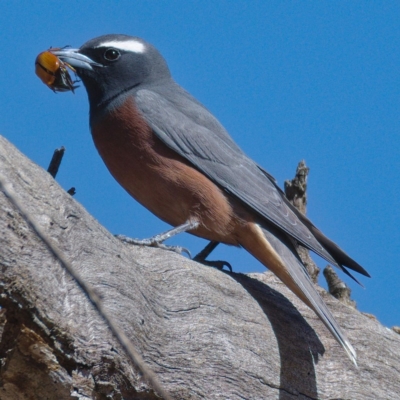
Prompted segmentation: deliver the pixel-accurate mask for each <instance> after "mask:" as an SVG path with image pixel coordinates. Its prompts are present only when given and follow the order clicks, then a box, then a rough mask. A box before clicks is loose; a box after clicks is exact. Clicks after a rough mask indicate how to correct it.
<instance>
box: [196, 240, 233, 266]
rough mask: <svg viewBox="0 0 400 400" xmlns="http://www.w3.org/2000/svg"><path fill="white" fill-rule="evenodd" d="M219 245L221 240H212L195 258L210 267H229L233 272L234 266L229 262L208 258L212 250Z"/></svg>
mask: <svg viewBox="0 0 400 400" xmlns="http://www.w3.org/2000/svg"><path fill="white" fill-rule="evenodd" d="M218 245H219V242H214V241H211V242H210V243H208V245H207V246H206V247H204V249H203V250H201V251H200V253H198V254H197V255H196V256H195V257H194V258H193V260H194V261H197V262H199V263H201V264H204V265H208V266H209V267H215V268H218V269H220V270H222V269H224V267H227V268H228V269H229V270H230V271H231V272H232V266H231V264H229V263H228V262H227V261H220V260H217V261H207V260H206V258H207V257H208V256H209V255H210V254H211V252H212V251H214V249H215V248H216V247H217V246H218Z"/></svg>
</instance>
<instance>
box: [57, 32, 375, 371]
mask: <svg viewBox="0 0 400 400" xmlns="http://www.w3.org/2000/svg"><path fill="white" fill-rule="evenodd" d="M52 52H53V54H55V55H56V56H57V57H59V59H60V60H62V61H63V62H64V63H66V65H68V66H72V67H73V68H74V70H76V73H77V75H78V77H79V78H80V79H81V81H82V83H83V85H84V86H85V88H86V91H87V95H88V100H89V106H90V130H91V134H92V137H93V141H94V144H95V146H96V148H97V150H98V152H99V154H100V156H101V157H102V159H103V161H104V163H105V164H106V166H107V168H108V170H109V171H110V173H111V174H112V175H113V176H114V178H115V179H116V180H117V181H118V182H119V184H120V185H121V186H122V187H123V188H124V189H125V190H126V191H127V192H128V193H129V194H130V195H131V196H132V197H133V198H134V199H136V200H137V201H138V202H139V203H141V204H142V205H143V206H144V207H146V208H147V209H148V210H150V211H151V212H152V213H153V214H155V215H156V216H157V217H159V218H160V219H162V220H163V221H165V222H167V223H168V224H170V225H171V226H172V227H173V228H172V229H171V230H170V231H169V232H167V233H166V234H164V235H163V234H161V235H159V236H156V237H155V238H156V239H155V241H158V242H160V243H161V242H163V241H164V240H165V239H166V238H168V237H170V236H173V235H175V234H177V233H180V232H188V233H191V234H193V235H196V236H199V237H201V238H205V239H208V240H210V241H214V242H221V243H224V244H227V245H233V246H238V247H242V248H244V249H245V250H246V251H247V252H249V253H250V254H251V255H252V256H254V257H255V258H256V259H257V260H258V261H260V262H261V263H262V264H263V265H264V266H265V267H267V268H268V269H269V270H271V271H272V272H273V273H274V274H275V275H276V276H277V277H278V278H279V279H280V280H281V281H282V282H283V283H284V284H285V285H286V286H287V287H288V288H289V289H290V290H291V291H292V292H293V293H294V294H295V295H297V296H298V297H299V298H300V299H301V300H302V301H303V302H304V303H305V304H306V305H307V306H308V307H310V308H311V309H312V310H314V312H315V313H316V314H317V315H318V317H319V318H320V319H321V320H322V322H323V323H324V324H325V325H326V327H327V328H328V329H329V331H330V332H331V334H332V335H333V337H334V338H335V339H336V340H337V341H338V343H339V344H340V345H341V346H342V347H343V349H344V350H345V352H346V353H347V355H348V356H349V358H350V360H352V361H353V363H354V364H355V365H357V363H356V352H355V350H354V348H353V347H352V345H351V343H350V342H349V340H348V339H347V337H346V335H345V334H344V333H343V331H342V329H341V328H340V326H339V324H338V323H337V322H336V320H335V318H334V317H333V315H332V313H331V312H330V311H329V309H328V307H327V305H326V304H325V302H324V301H323V299H322V298H321V297H320V295H319V294H318V292H317V290H316V289H315V287H314V286H313V283H312V282H311V279H310V277H309V275H308V273H307V271H306V269H305V267H304V265H303V263H302V261H301V259H300V257H299V255H298V253H297V251H296V248H295V247H296V244H300V245H302V246H304V247H306V248H308V249H309V250H311V251H313V252H314V253H316V254H318V255H319V256H321V257H322V258H324V259H325V260H327V261H328V262H329V263H331V264H332V265H335V266H336V267H338V268H340V269H341V270H342V271H344V272H345V273H347V274H348V275H350V276H351V277H353V276H352V275H351V274H350V272H349V271H348V269H352V270H354V271H356V272H358V273H360V274H362V275H365V276H367V277H369V276H370V275H369V274H368V272H367V271H366V270H365V269H364V268H363V267H362V266H361V265H359V264H358V263H357V262H356V261H354V260H353V259H352V258H350V256H348V255H347V254H346V253H345V252H344V251H343V250H342V249H341V248H340V247H339V246H338V245H337V244H335V243H334V242H333V241H332V240H330V239H329V238H327V237H326V236H325V235H324V234H323V233H322V232H321V231H320V230H319V229H318V228H317V227H316V226H315V225H314V224H313V223H312V222H311V221H310V220H309V219H308V218H307V217H306V216H304V215H302V214H301V213H300V212H299V211H298V210H297V209H296V208H295V207H293V206H292V205H291V203H289V201H288V200H287V198H286V197H285V194H284V193H283V191H282V190H281V189H280V188H279V186H278V184H277V182H276V181H275V179H274V178H273V177H272V176H271V175H270V174H269V173H268V172H267V171H266V170H265V169H264V168H263V167H262V166H260V165H259V164H257V163H256V162H255V161H253V160H252V159H251V158H250V157H248V156H247V155H246V154H245V153H244V152H243V151H242V150H241V148H240V147H239V146H238V145H237V144H236V143H235V142H234V141H233V139H232V138H231V136H230V135H229V134H228V132H227V131H226V130H225V128H224V127H223V126H222V124H221V123H220V122H219V121H218V120H217V119H216V118H215V117H214V116H213V114H212V113H211V112H210V111H209V110H208V109H207V108H206V107H205V106H203V105H202V104H201V103H200V102H199V101H198V100H196V99H195V98H194V97H193V96H192V95H191V94H189V93H188V92H187V91H186V90H185V89H183V88H182V87H181V86H180V85H179V84H178V83H176V82H175V80H174V79H173V77H172V75H171V72H170V69H169V67H168V65H167V62H166V60H165V59H164V57H163V56H162V55H161V53H160V52H159V51H158V50H157V49H156V48H155V47H154V46H153V45H152V44H150V43H148V42H147V41H145V40H143V39H141V38H139V37H136V36H128V35H122V34H110V35H103V36H100V37H97V38H94V39H91V40H89V41H88V42H86V43H85V44H83V45H82V46H81V47H80V48H62V49H57V50H54V51H52ZM246 129H248V127H246ZM153 239H154V238H153ZM150 242H151V241H150ZM153 243H154V240H153ZM353 278H354V277H353ZM354 279H355V278H354Z"/></svg>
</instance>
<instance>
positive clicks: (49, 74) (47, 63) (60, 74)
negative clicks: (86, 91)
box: [35, 48, 78, 92]
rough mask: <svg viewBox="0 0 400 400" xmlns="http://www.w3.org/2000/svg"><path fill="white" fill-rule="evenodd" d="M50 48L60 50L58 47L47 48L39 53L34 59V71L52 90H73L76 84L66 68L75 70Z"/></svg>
mask: <svg viewBox="0 0 400 400" xmlns="http://www.w3.org/2000/svg"><path fill="white" fill-rule="evenodd" d="M52 50H60V49H58V48H55V49H49V50H46V51H43V52H42V53H40V54H39V55H38V56H37V57H36V60H35V73H36V75H37V76H38V77H39V78H40V79H41V81H42V82H43V83H44V84H45V85H47V86H48V87H49V88H50V89H51V90H52V91H53V92H68V91H72V92H74V90H75V89H76V88H77V87H78V86H74V84H75V83H76V82H78V81H73V80H72V78H71V75H70V74H69V71H68V68H69V69H70V70H71V71H73V72H76V71H75V69H74V68H73V67H72V66H71V65H69V64H68V63H66V62H64V61H61V60H60V59H59V58H58V57H57V56H56V55H54V54H53V53H52Z"/></svg>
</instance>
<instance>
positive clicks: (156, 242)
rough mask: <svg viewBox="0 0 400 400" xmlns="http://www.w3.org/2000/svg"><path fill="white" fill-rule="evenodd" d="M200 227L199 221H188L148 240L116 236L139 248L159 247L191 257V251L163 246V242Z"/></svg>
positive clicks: (178, 247)
mask: <svg viewBox="0 0 400 400" xmlns="http://www.w3.org/2000/svg"><path fill="white" fill-rule="evenodd" d="M198 226H199V222H198V221H187V222H185V223H184V224H182V225H179V226H176V227H175V228H172V229H170V230H169V231H166V232H163V233H160V234H158V235H155V236H152V237H151V238H148V239H133V238H130V237H127V236H124V235H115V237H116V238H118V239H120V240H121V241H122V242H124V243H128V244H135V245H138V246H150V247H158V248H160V249H164V250H171V251H175V252H176V253H179V254H181V253H183V252H185V253H187V254H188V256H189V257H191V254H190V251H189V250H188V249H185V248H184V247H181V246H167V245H165V244H163V242H164V241H165V240H167V239H169V238H171V237H173V236H175V235H178V234H179V233H183V232H187V231H190V230H191V229H195V228H197V227H198Z"/></svg>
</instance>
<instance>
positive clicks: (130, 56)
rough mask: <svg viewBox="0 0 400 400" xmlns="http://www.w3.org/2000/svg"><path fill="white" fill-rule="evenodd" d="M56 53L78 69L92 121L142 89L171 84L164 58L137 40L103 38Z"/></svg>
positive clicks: (55, 52)
mask: <svg viewBox="0 0 400 400" xmlns="http://www.w3.org/2000/svg"><path fill="white" fill-rule="evenodd" d="M53 53H54V54H55V55H57V56H58V57H59V58H60V59H61V60H63V61H65V62H67V63H68V64H70V65H72V66H73V67H74V68H75V69H76V71H77V74H78V76H79V77H80V78H81V80H82V82H83V84H84V85H85V87H86V90H87V93H88V97H89V103H90V113H91V119H92V117H94V115H95V114H98V113H100V112H102V110H104V109H106V108H107V109H108V108H109V107H110V106H111V107H112V106H113V102H114V101H117V102H118V103H119V101H120V100H121V99H120V97H124V94H127V93H128V92H130V91H132V90H134V89H135V88H139V86H140V87H143V86H145V85H146V86H147V85H157V84H162V82H163V81H166V80H171V73H170V71H169V68H168V65H167V63H166V61H165V59H164V58H163V56H162V55H161V54H160V53H159V51H158V50H157V49H156V48H155V47H154V46H152V45H151V44H150V43H148V42H146V41H144V40H143V39H140V38H138V37H133V36H127V35H104V36H100V37H97V38H95V39H91V40H89V41H88V42H86V43H85V44H84V45H82V46H81V47H80V48H79V49H69V48H65V49H62V50H59V51H54V52H53Z"/></svg>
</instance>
